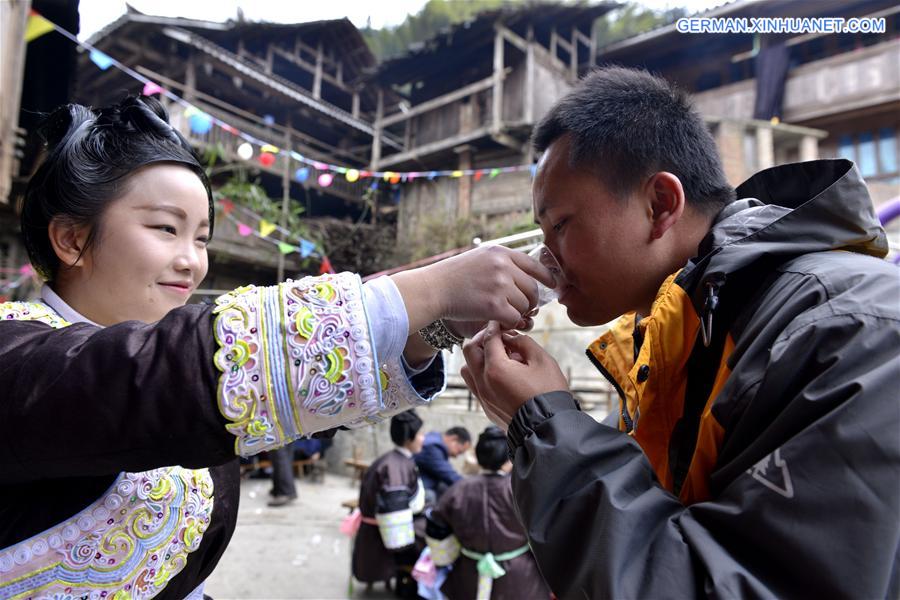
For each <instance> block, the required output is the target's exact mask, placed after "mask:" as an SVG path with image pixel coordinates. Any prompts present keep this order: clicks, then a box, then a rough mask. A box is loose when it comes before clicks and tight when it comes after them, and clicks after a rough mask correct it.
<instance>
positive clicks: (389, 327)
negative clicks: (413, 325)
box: [363, 276, 409, 363]
mask: <svg viewBox="0 0 900 600" xmlns="http://www.w3.org/2000/svg"><path fill="white" fill-rule="evenodd" d="M363 292H364V294H365V305H366V310H367V311H368V315H369V323H370V325H371V328H372V338H373V339H374V341H375V351H376V352H377V353H378V361H379V362H380V363H386V362H389V361H392V360H395V359H398V358H400V357H401V356H402V355H403V349H404V348H405V347H406V339H407V338H408V337H409V316H408V315H407V314H406V305H405V304H404V303H403V297H402V296H401V295H400V290H398V289H397V285H396V284H395V283H394V281H393V280H392V279H391V278H390V277H388V276H382V277H379V278H377V279H373V280H371V281H367V282H366V283H365V284H363Z"/></svg>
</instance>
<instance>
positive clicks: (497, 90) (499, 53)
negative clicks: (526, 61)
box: [491, 32, 503, 131]
mask: <svg viewBox="0 0 900 600" xmlns="http://www.w3.org/2000/svg"><path fill="white" fill-rule="evenodd" d="M492 100H493V102H492V110H491V128H492V129H493V130H494V131H500V126H501V123H502V122H503V36H502V35H501V34H500V32H497V33H496V34H495V35H494V91H493V98H492Z"/></svg>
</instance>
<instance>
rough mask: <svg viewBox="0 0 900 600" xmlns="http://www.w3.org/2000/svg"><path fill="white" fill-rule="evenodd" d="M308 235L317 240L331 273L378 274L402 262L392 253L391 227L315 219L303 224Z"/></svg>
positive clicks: (394, 234) (394, 238)
mask: <svg viewBox="0 0 900 600" xmlns="http://www.w3.org/2000/svg"><path fill="white" fill-rule="evenodd" d="M307 222H308V223H309V227H310V229H311V230H312V236H313V237H314V238H315V239H317V240H320V241H321V243H322V246H323V247H324V248H325V250H326V252H327V254H328V260H329V261H331V265H332V266H333V267H334V269H335V271H352V272H354V273H359V274H360V275H370V274H372V273H378V272H379V271H384V270H386V269H390V268H392V267H396V266H399V265H400V264H403V263H404V262H406V261H405V260H404V257H402V256H400V255H398V253H397V252H396V241H397V230H396V227H395V226H394V225H391V224H383V223H379V224H376V225H372V224H369V223H362V222H356V223H353V222H350V221H342V220H338V219H333V218H318V219H310V220H309V221H307Z"/></svg>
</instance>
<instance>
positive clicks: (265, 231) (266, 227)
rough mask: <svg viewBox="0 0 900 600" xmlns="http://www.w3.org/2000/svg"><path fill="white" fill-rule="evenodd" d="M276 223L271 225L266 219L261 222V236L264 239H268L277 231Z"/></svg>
mask: <svg viewBox="0 0 900 600" xmlns="http://www.w3.org/2000/svg"><path fill="white" fill-rule="evenodd" d="M275 227H276V225H275V223H269V222H268V221H266V220H265V219H260V220H259V234H260V235H261V236H263V237H268V235H269V234H270V233H272V232H273V231H275Z"/></svg>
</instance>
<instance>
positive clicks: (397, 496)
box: [353, 449, 425, 582]
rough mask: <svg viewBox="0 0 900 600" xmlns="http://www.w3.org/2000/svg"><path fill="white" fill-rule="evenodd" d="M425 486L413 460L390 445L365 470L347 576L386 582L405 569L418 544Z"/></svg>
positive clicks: (422, 540) (420, 538)
mask: <svg viewBox="0 0 900 600" xmlns="http://www.w3.org/2000/svg"><path fill="white" fill-rule="evenodd" d="M423 508H425V489H424V487H423V486H422V481H421V479H419V471H418V469H417V468H416V463H415V462H413V459H412V458H410V457H407V456H406V455H404V454H403V453H402V452H401V451H400V450H397V449H394V450H391V451H390V452H388V453H386V454H383V455H381V456H380V457H379V458H378V459H377V460H376V461H375V462H374V463H372V465H371V466H370V467H369V468H368V469H366V474H365V475H364V476H363V480H362V485H361V486H360V489H359V510H360V512H361V513H362V524H361V525H360V527H359V531H357V534H356V538H355V540H354V543H353V576H354V577H356V578H357V579H358V580H360V581H365V582H375V581H388V580H390V579H391V578H392V577H393V576H394V575H395V574H396V573H397V569H398V567H402V566H405V567H407V570H410V569H411V567H412V566H413V564H414V563H415V561H416V557H418V555H419V550H421V548H422V547H424V539H423V534H424V527H425V525H424V523H423V522H422V518H421V516H420V515H421V512H422V509H423Z"/></svg>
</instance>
